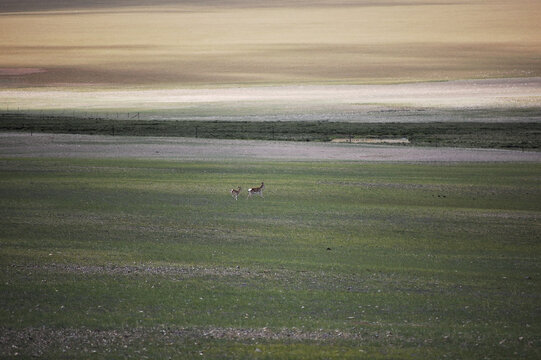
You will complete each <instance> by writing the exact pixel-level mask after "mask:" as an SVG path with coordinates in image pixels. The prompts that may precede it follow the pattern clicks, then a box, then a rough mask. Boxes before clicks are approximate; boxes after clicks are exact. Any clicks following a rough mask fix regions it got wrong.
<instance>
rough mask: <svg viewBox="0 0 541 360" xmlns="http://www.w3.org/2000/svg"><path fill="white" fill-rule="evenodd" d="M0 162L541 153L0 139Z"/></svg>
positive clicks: (417, 158)
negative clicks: (5, 159)
mask: <svg viewBox="0 0 541 360" xmlns="http://www.w3.org/2000/svg"><path fill="white" fill-rule="evenodd" d="M0 157H19V158H42V157H45V158H135V159H168V160H246V161H256V160H284V161H291V160H294V161H297V160H299V161H301V160H302V161H320V160H324V161H327V160H334V161H341V160H346V161H377V162H510V161H520V162H541V153H540V152H521V151H511V150H489V149H460V148H425V147H423V148H417V147H406V146H389V145H359V144H336V143H302V142H278V141H255V140H215V139H193V138H162V137H118V136H117V137H113V136H90V135H72V134H54V135H53V134H34V135H33V136H31V135H30V134H18V133H0Z"/></svg>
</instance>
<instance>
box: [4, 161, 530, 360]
mask: <svg viewBox="0 0 541 360" xmlns="http://www.w3.org/2000/svg"><path fill="white" fill-rule="evenodd" d="M0 169H1V171H0V183H1V186H0V194H1V195H0V204H1V207H0V213H1V217H0V223H1V224H0V228H1V229H2V231H1V235H0V266H2V272H1V277H2V278H1V281H0V291H1V294H2V296H1V297H0V304H1V305H0V324H1V325H0V334H1V335H0V357H2V358H10V357H15V356H17V357H18V358H24V357H27V358H30V357H32V356H44V357H47V358H74V357H76V358H81V357H82V358H87V357H96V358H123V357H131V358H137V359H141V358H168V357H173V358H175V357H176V358H197V359H204V358H215V359H222V358H246V359H252V358H254V359H347V358H352V359H353V358H363V357H364V358H371V359H373V358H395V359H396V358H419V357H421V358H445V357H447V358H455V359H456V358H460V359H464V358H472V359H482V358H491V359H495V358H500V359H510V358H530V359H537V358H539V357H541V308H540V306H539V304H540V300H541V299H540V298H541V281H540V279H541V263H540V255H541V242H540V240H541V239H540V234H541V223H540V219H541V188H540V186H539V181H540V174H541V165H540V164H511V163H508V164H504V163H492V164H488V163H487V164H451V165H449V164H448V165H438V164H424V165H421V164H406V163H403V164H383V163H379V164H378V163H370V164H366V163H348V162H338V163H331V162H313V163H304V162H285V163H281V162H258V163H249V162H240V161H239V162H198V161H194V162H175V161H166V160H161V161H143V160H119V159H115V160H99V159H97V160H90V159H87V160H83V159H71V160H67V159H55V160H37V159H6V158H4V159H2V160H0ZM261 181H265V184H266V187H267V188H266V190H265V198H264V199H262V198H258V197H254V198H252V199H248V200H247V199H246V192H245V191H246V189H247V188H248V187H251V186H257V185H258V184H259V183H260V182H261ZM237 186H242V187H243V192H244V193H243V194H244V195H243V196H241V197H239V200H238V201H235V200H234V199H232V197H231V196H230V195H229V189H230V188H232V187H237Z"/></svg>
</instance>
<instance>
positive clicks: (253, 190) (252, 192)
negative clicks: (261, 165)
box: [247, 182, 265, 199]
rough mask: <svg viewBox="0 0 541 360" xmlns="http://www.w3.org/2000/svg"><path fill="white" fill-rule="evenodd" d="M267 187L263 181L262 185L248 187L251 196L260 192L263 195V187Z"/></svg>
mask: <svg viewBox="0 0 541 360" xmlns="http://www.w3.org/2000/svg"><path fill="white" fill-rule="evenodd" d="M264 188H265V184H263V182H261V186H260V187H254V188H250V189H248V197H247V199H248V198H249V197H251V196H252V195H254V194H259V195H260V196H261V197H263V189H264Z"/></svg>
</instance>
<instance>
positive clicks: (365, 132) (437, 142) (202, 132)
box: [0, 113, 541, 150]
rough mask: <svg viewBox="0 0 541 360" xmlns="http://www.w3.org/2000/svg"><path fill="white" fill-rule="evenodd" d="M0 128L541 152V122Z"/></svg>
mask: <svg viewBox="0 0 541 360" xmlns="http://www.w3.org/2000/svg"><path fill="white" fill-rule="evenodd" d="M0 131H17V132H46V133H72V134H88V135H113V136H115V135H118V136H172V137H199V138H209V139H251V140H282V141H284V140H285V141H331V140H332V139H335V138H346V139H349V138H368V139H400V138H407V139H408V140H409V141H410V144H411V145H415V146H451V147H479V148H500V149H523V150H525V149H526V150H539V149H540V148H541V123H537V122H494V123H488V122H429V123H421V122H417V123H399V122H395V123H350V122H334V121H313V122H310V121H265V122H251V121H197V120H111V119H104V118H99V117H96V118H77V117H70V116H39V115H33V114H24V113H3V114H0Z"/></svg>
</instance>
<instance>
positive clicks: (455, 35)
mask: <svg viewBox="0 0 541 360" xmlns="http://www.w3.org/2000/svg"><path fill="white" fill-rule="evenodd" d="M540 18H541V2H539V1H537V0H513V1H508V0H490V1H488V0H468V1H454V0H451V1H449V0H386V1H374V0H338V1H334V0H332V1H331V0H296V1H282V0H280V1H272V2H271V1H265V0H223V1H215V0H200V1H195V0H181V1H167V0H158V1H150V0H146V1H145V0H112V1H106V2H105V1H103V2H96V1H89V0H73V1H67V0H51V1H32V0H22V1H15V0H4V1H2V2H1V3H0V68H2V70H0V86H1V87H4V88H11V87H21V86H42V85H45V86H74V85H75V86H96V85H99V86H131V85H138V86H150V87H158V88H160V87H163V86H181V87H182V86H207V85H216V84H244V85H247V84H299V83H301V84H309V83H333V84H335V83H340V84H343V83H347V84H352V83H353V84H359V83H374V82H375V83H389V82H409V81H432V80H449V79H465V78H494V77H534V76H541V56H540V55H541V37H540V36H539V34H540V33H541V21H539V19H540Z"/></svg>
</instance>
